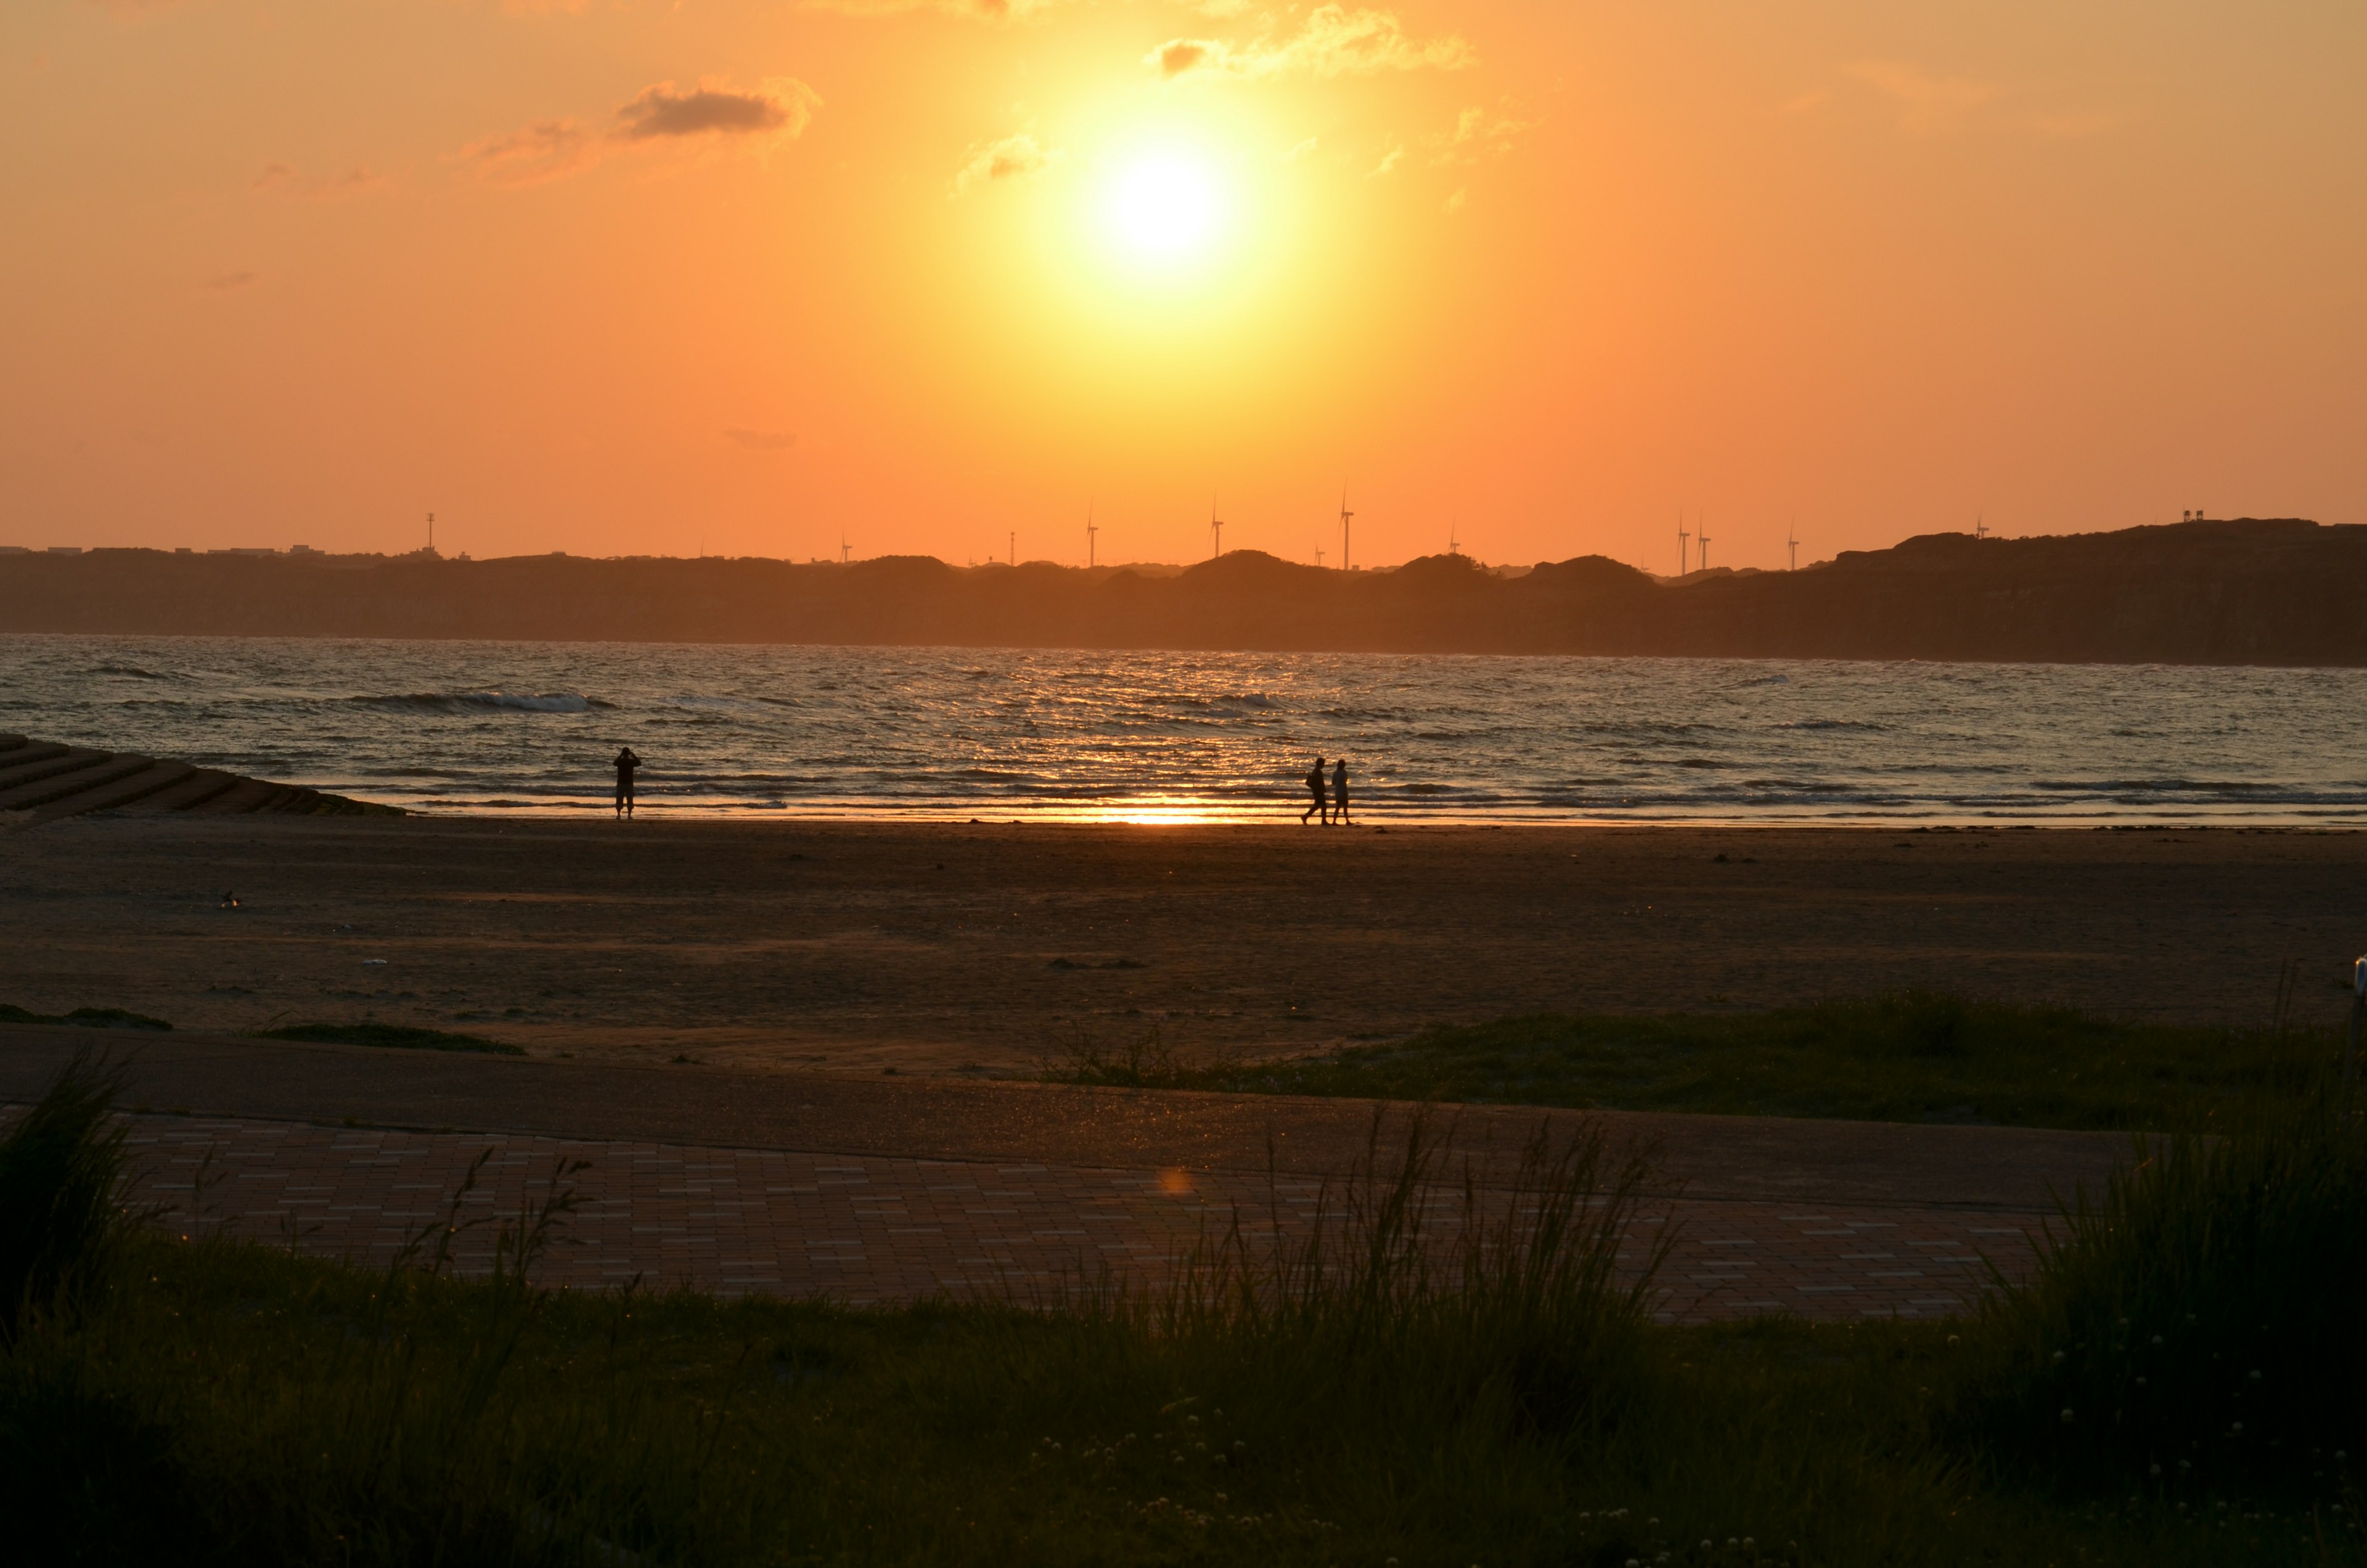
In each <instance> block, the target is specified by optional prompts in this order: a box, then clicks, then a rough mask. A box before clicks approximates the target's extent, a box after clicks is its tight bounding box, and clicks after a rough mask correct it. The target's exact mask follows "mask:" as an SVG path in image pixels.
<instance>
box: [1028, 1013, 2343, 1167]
mask: <svg viewBox="0 0 2367 1568" xmlns="http://www.w3.org/2000/svg"><path fill="white" fill-rule="evenodd" d="M2346 1049H2347V1043H2346V1041H2345V1039H2344V1037H2343V1035H2342V1034H2341V1033H2340V1032H2338V1031H2335V1030H2328V1029H2315V1028H2297V1027H2293V1026H2291V1025H2289V1024H2288V1023H2286V1022H2285V1021H2282V1019H2280V1020H2279V1021H2276V1022H2274V1023H2272V1024H2271V1025H2270V1026H2269V1027H2267V1028H2265V1029H2214V1028H2203V1027H2196V1026H2192V1025H2180V1024H2158V1023H2125V1022H2118V1021H2112V1020H2109V1019H2101V1018H2096V1017H2093V1016H2091V1015H2090V1014H2087V1013H2082V1012H2078V1011H2076V1010H2072V1009H2069V1008H2043V1007H2022V1006H2017V1005H2014V1004H2011V1003H2006V1002H1989V1001H1976V1000H1970V999H1967V998H1962V997H1954V996H1944V995H1935V994H1931V993H1927V992H1908V993H1906V994H1903V995H1899V996H1891V997H1879V998H1874V999H1872V1000H1865V1001H1836V1002H1822V1003H1818V1004H1816V1005H1814V1006H1810V1007H1800V1008H1784V1009H1781V1010H1776V1011H1773V1012H1763V1013H1697V1014H1686V1013H1654V1014H1644V1015H1638V1016H1633V1017H1607V1016H1606V1017H1582V1018H1574V1017H1570V1016H1569V1015H1566V1014H1560V1013H1544V1014H1538V1015H1535V1016H1532V1017H1528V1018H1511V1019H1503V1020H1500V1021H1496V1022H1493V1023H1482V1024H1475V1025H1469V1026H1464V1027H1455V1028H1438V1029H1430V1030H1425V1031H1423V1032H1421V1033H1419V1034H1416V1035H1414V1036H1412V1037H1411V1038H1410V1039H1406V1040H1401V1041H1393V1042H1388V1043H1379V1044H1372V1045H1351V1046H1348V1047H1346V1048H1344V1049H1342V1050H1338V1051H1334V1052H1331V1053H1328V1054H1325V1055H1314V1056H1302V1057H1291V1058H1286V1059H1281V1060H1274V1061H1238V1060H1217V1061H1206V1060H1193V1059H1190V1058H1187V1057H1185V1056H1183V1055H1180V1054H1178V1053H1177V1052H1175V1051H1173V1050H1172V1049H1170V1048H1168V1047H1167V1046H1166V1045H1165V1044H1164V1043H1162V1041H1161V1038H1160V1037H1159V1036H1158V1035H1157V1034H1155V1033H1151V1034H1145V1035H1142V1036H1139V1037H1137V1038H1135V1039H1132V1040H1129V1041H1127V1042H1125V1043H1119V1044H1116V1045H1111V1044H1105V1043H1103V1042H1102V1041H1101V1040H1099V1039H1098V1038H1096V1037H1094V1036H1093V1035H1091V1034H1089V1033H1088V1034H1076V1035H1071V1036H1070V1038H1069V1039H1068V1040H1066V1041H1065V1042H1062V1043H1061V1044H1060V1046H1059V1049H1057V1050H1056V1051H1055V1052H1053V1053H1052V1055H1051V1056H1050V1058H1049V1059H1048V1061H1047V1062H1046V1064H1045V1070H1046V1076H1048V1077H1053V1078H1056V1079H1059V1080H1061V1081H1064V1082H1070V1083H1097V1084H1111V1085H1120V1086H1127V1087H1137V1088H1154V1089H1221V1090H1225V1091H1228V1092H1230V1093H1236V1094H1241V1093H1279V1094H1314V1095H1347V1096H1354V1097H1358V1098H1368V1099H1375V1100H1453V1101H1459V1102H1462V1103H1465V1104H1501V1105H1558V1106H1571V1107H1578V1108H1582V1109H1602V1110H1617V1111H1706V1112H1712V1113H1718V1114H1730V1115H1739V1116H1829V1117H1839V1118H1843V1119H1848V1120H1861V1121H1865V1120H1870V1121H1885V1122H1993V1123H1998V1124H2001V1125H2010V1126H2018V1127H2067V1128H2078V1129H2088V1130H2107V1131H2110V1130H2123V1129H2126V1130H2146V1131H2170V1130H2181V1131H2187V1132H2202V1131H2209V1130H2212V1129H2215V1128H2221V1127H2225V1126H2227V1125H2230V1124H2231V1123H2237V1122H2243V1121H2245V1120H2248V1119H2252V1120H2256V1119H2259V1118H2261V1117H2278V1116H2283V1115H2286V1114H2289V1113H2292V1112H2293V1111H2296V1110H2298V1109H2300V1108H2302V1107H2304V1106H2305V1105H2307V1104H2309V1103H2311V1102H2312V1101H2313V1100H2314V1099H2315V1098H2316V1097H2317V1096H2319V1095H2321V1094H2323V1093H2327V1092H2330V1091H2332V1090H2333V1089H2335V1088H2337V1087H2338V1085H2339V1077H2340V1075H2341V1067H2342V1057H2343V1053H2344V1052H2345V1050H2346Z"/></svg>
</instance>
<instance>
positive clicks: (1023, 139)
mask: <svg viewBox="0 0 2367 1568" xmlns="http://www.w3.org/2000/svg"><path fill="white" fill-rule="evenodd" d="M1059 158H1060V151H1059V148H1057V147H1046V146H1045V145H1044V144H1043V143H1041V142H1039V141H1036V138H1035V136H1034V135H1033V134H1032V133H1030V132H1028V131H1025V130H1023V131H1021V132H1020V133H1019V134H1018V135H1016V136H1006V137H1004V138H1002V140H1001V141H982V142H980V143H979V145H977V146H975V147H973V148H971V149H970V150H969V161H968V163H966V164H963V165H962V166H961V169H960V171H959V172H958V173H957V174H956V175H954V183H953V191H952V194H953V195H955V196H961V195H963V194H965V193H966V192H968V191H971V190H975V189H977V188H978V187H979V186H982V185H992V184H994V183H996V182H998V181H1002V180H1024V179H1025V178H1027V177H1028V176H1029V175H1040V174H1042V173H1043V172H1044V171H1045V170H1047V169H1048V168H1050V167H1051V166H1052V165H1053V164H1056V163H1058V162H1059Z"/></svg>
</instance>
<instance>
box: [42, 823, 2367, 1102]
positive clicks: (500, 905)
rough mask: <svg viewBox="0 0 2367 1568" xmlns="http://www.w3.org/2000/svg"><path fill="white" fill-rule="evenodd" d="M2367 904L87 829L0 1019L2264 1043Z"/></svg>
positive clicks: (1612, 850) (374, 828) (1307, 1047)
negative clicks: (1785, 1014)
mask: <svg viewBox="0 0 2367 1568" xmlns="http://www.w3.org/2000/svg"><path fill="white" fill-rule="evenodd" d="M2362 870H2367V835H2360V834H2352V833H2339V832H2328V833H2314V832H2302V831H2283V830H2273V829H2251V830H2243V829H2234V830H2230V829H2215V830H2203V829H2144V830H2128V829H2122V830H2112V831H2091V830H2071V831H2063V830H1989V831H1954V832H1951V831H1915V830H1912V829H1908V830H1874V829H1849V830H1821V829H1657V828H1654V829H1536V828H1501V829H1496V828H1488V827H1481V826H1474V827H1468V828H1413V829H1408V828H1401V827H1391V828H1390V829H1387V831H1378V830H1376V829H1373V828H1370V827H1365V828H1359V829H1353V830H1331V831H1326V830H1323V829H1315V828H1308V829H1300V828H1297V827H1296V826H1288V827H1274V828H1235V827H1223V828H1218V827H1210V828H1133V827H1086V826H1014V825H1003V824H991V825H990V824H953V823H889V822H768V823H759V824H750V823H736V822H721V821H711V820H707V821H671V822H669V821H656V820H645V821H640V822H636V823H631V824H625V825H619V824H616V823H613V822H610V821H608V820H606V819H605V818H603V819H598V820H588V821H554V820H548V819H538V820H506V821H505V820H498V819H490V818H405V819H316V818H292V819H291V818H236V817H233V818H212V819H196V818H131V817H114V818H109V817H96V818H84V819H78V820H74V821H69V822H62V823H58V824H55V825H53V826H51V827H48V828H44V829H40V830H38V831H30V832H20V833H15V834H10V835H7V836H6V837H5V838H0V1001H5V1002H9V1003H13V1004H15V1005H17V1006H19V1007H24V1008H28V1009H32V1010H36V1011H43V1012H55V1011H62V1010H68V1009H72V1008H76V1007H121V1008H128V1009H130V1010H134V1011H138V1012H142V1013H147V1014H150V1015H153V1016H155V1017H158V1018H163V1019H166V1020H169V1021H172V1022H173V1023H175V1024H176V1026H179V1027H181V1028H185V1029H205V1030H215V1031H242V1032H243V1031H250V1030H259V1029H264V1028H266V1027H272V1026H276V1025H284V1024H289V1023H298V1022H320V1021H329V1022H345V1021H358V1020H363V1019H370V1020H376V1021H383V1022H392V1023H404V1024H413V1025H418V1026H424V1027H431V1028H438V1029H447V1030H460V1031H467V1032H476V1033H481V1034H485V1035H489V1036H492V1037H493V1038H497V1039H500V1040H504V1041H507V1042H510V1043H515V1044H517V1045H519V1046H522V1047H524V1048H525V1049H526V1050H527V1051H528V1052H529V1053H531V1054H534V1055H553V1056H556V1055H573V1056H575V1057H576V1058H578V1059H609V1060H644V1061H646V1060H651V1059H656V1060H671V1059H673V1058H674V1057H675V1056H677V1055H688V1056H691V1057H692V1058H694V1059H695V1060H699V1061H706V1062H712V1063H717V1064H722V1065H730V1066H739V1067H742V1068H750V1067H781V1068H795V1069H799V1070H805V1071H813V1070H822V1071H848V1072H864V1073H878V1072H880V1071H881V1070H883V1069H885V1068H889V1067H893V1068H895V1069H897V1070H898V1071H900V1072H905V1073H923V1074H942V1073H967V1074H974V1075H988V1074H1011V1073H1027V1072H1032V1071H1034V1070H1036V1068H1037V1066H1038V1065H1039V1064H1040V1063H1041V1062H1043V1061H1044V1060H1045V1059H1046V1058H1047V1057H1048V1056H1050V1057H1058V1056H1059V1054H1060V1053H1061V1052H1063V1051H1064V1050H1066V1049H1068V1048H1070V1046H1072V1045H1074V1044H1075V1043H1079V1042H1081V1041H1082V1042H1091V1043H1095V1044H1097V1045H1099V1046H1100V1047H1101V1048H1103V1049H1105V1050H1112V1049H1122V1048H1123V1047H1124V1046H1125V1045H1126V1044H1127V1043H1128V1042H1130V1041H1137V1040H1140V1039H1143V1038H1146V1037H1148V1036H1149V1035H1150V1034H1151V1033H1152V1032H1154V1031H1155V1032H1157V1034H1158V1036H1159V1037H1160V1039H1161V1041H1162V1042H1164V1043H1166V1044H1167V1045H1169V1046H1171V1047H1172V1048H1173V1049H1175V1050H1177V1051H1179V1052H1182V1053H1184V1054H1187V1055H1190V1054H1199V1053H1214V1052H1220V1051H1222V1052H1237V1053H1243V1054H1248V1055H1281V1054H1289V1053H1303V1052H1310V1051H1317V1050H1321V1049H1324V1048H1327V1047H1330V1046H1333V1045H1336V1044H1339V1043H1342V1042H1346V1041H1354V1040H1363V1039H1372V1038H1384V1037H1389V1036H1394V1035H1399V1034H1402V1033H1405V1032H1409V1031H1411V1030H1414V1029H1418V1028H1420V1027H1421V1026H1423V1025H1426V1024H1431V1023H1438V1022H1468V1021H1478V1020H1482V1019H1488V1018H1494V1017H1501V1016H1504V1015H1507V1014H1513V1013H1520V1012H1528V1011H1537V1010H1589V1011H1624V1010H1663V1009H1692V1010H1712V1009H1735V1010H1746V1009H1748V1010H1757V1009H1764V1008H1769V1007H1775V1006H1781V1005H1784V1004H1787V1003H1791V1002H1795V1001H1801V1000H1806V999H1810V998H1818V997H1825V996H1856V995H1864V994H1867V993H1871V992H1877V991H1883V990H1889V989H1895V988H1899V987H1909V986H1924V987H1942V988H1947V989H1952V990H1957V991H1961V992H1965V993H1970V994H1977V995H1988V996H1997V997H2003V998H2015V999H2022V1000H2031V1001H2059V1002H2065V1003H2070V1004H2074V1005H2077V1006H2079V1007H2083V1008H2089V1009H2093V1010H2100V1011H2104V1012H2109V1013H2114V1014H2120V1015H2127V1016H2137V1017H2151V1018H2162V1019H2176V1020H2187V1021H2225V1022H2230V1023H2258V1022H2263V1021H2266V1020H2267V1018H2268V1016H2269V1013H2270V1010H2271V1006H2272V1002H2273V997H2274V992H2275V986H2276V979H2277V973H2278V968H2279V965H2280V964H2281V963H2282V961H2284V960H2285V959H2287V958H2289V957H2290V958H2293V959H2298V960H2300V961H2301V962H2302V964H2303V968H2302V976H2301V984H2300V986H2299V989H2298V995H2297V999H2296V1008H2295V1010H2296V1015H2297V1016H2298V1017H2300V1018H2303V1019H2309V1020H2331V1019H2334V1018H2338V1017H2339V1016H2340V1015H2341V1010H2342V1009H2343V1007H2344V1006H2345V1002H2346V998H2347V993H2346V991H2345V990H2344V989H2342V988H2341V987H2342V984H2343V982H2344V980H2345V978H2346V976H2347V965H2348V964H2349V960H2350V957H2351V956H2352V955H2353V954H2354V953H2355V952H2356V951H2357V950H2358V949H2359V948H2360V946H2361V943H2362V942H2367V931H2362V926H2361V919H2360V917H2359V913H2358V908H2359V906H2358V896H2357V889H2358V887H2359V886H2361V872H2362ZM225 892H232V893H235V894H236V895H237V897H238V899H239V907H238V908H234V909H232V908H221V899H222V896H223V894H224V893H225Z"/></svg>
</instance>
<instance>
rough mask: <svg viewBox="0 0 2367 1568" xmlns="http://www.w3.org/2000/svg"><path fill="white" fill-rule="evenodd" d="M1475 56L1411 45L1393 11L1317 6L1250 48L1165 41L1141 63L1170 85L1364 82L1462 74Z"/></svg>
mask: <svg viewBox="0 0 2367 1568" xmlns="http://www.w3.org/2000/svg"><path fill="white" fill-rule="evenodd" d="M1476 62H1478V54H1477V52H1476V51H1473V49H1472V47H1471V46H1470V44H1468V43H1467V42H1466V41H1465V40H1464V39H1462V38H1461V37H1459V36H1457V35H1455V34H1453V33H1449V34H1446V35H1445V36H1444V37H1442V38H1434V39H1412V38H1409V37H1407V36H1406V31H1405V27H1404V24H1402V23H1401V22H1399V20H1398V18H1397V16H1396V14H1395V13H1394V12H1390V11H1372V10H1352V9H1350V8H1349V7H1347V6H1336V5H1332V6H1317V7H1316V8H1315V9H1314V10H1312V11H1310V12H1308V16H1307V20H1306V22H1305V23H1304V24H1303V25H1302V26H1301V27H1300V28H1298V30H1297V32H1285V33H1279V34H1276V33H1271V32H1269V33H1262V34H1260V35H1259V36H1258V37H1257V38H1255V39H1251V41H1249V42H1248V43H1242V44H1235V43H1229V42H1226V41H1225V40H1223V39H1186V38H1178V39H1169V40H1168V41H1167V42H1165V43H1162V44H1161V45H1160V46H1159V47H1158V48H1157V49H1154V50H1152V51H1150V53H1149V54H1147V55H1145V56H1144V57H1143V63H1145V64H1146V65H1149V66H1151V67H1152V68H1153V69H1155V70H1156V71H1158V73H1160V75H1161V76H1162V77H1164V78H1165V79H1167V80H1168V81H1171V82H1172V81H1173V80H1174V79H1175V78H1177V77H1179V76H1188V75H1195V74H1202V75H1210V76H1229V77H1234V78H1237V79H1240V80H1248V81H1254V80H1257V79H1259V78H1262V77H1267V76H1285V75H1308V76H1362V75H1371V74H1374V73H1379V72H1384V71H1421V70H1437V71H1459V70H1461V69H1463V68H1464V67H1465V66H1467V65H1471V64H1474V63H1476Z"/></svg>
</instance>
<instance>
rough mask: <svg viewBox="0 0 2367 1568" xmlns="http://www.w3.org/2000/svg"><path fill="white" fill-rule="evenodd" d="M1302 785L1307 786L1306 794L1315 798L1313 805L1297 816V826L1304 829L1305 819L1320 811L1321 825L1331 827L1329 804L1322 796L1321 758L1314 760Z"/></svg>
mask: <svg viewBox="0 0 2367 1568" xmlns="http://www.w3.org/2000/svg"><path fill="white" fill-rule="evenodd" d="M1304 783H1305V784H1306V785H1307V788H1308V793H1310V794H1312V795H1314V796H1315V804H1314V805H1312V806H1310V807H1308V808H1307V809H1306V810H1304V811H1302V812H1300V813H1299V814H1298V825H1299V826H1300V827H1302V828H1304V827H1306V826H1307V819H1308V818H1309V817H1312V816H1314V815H1315V814H1316V813H1317V812H1319V811H1320V812H1322V813H1323V825H1324V826H1325V827H1326V828H1329V827H1330V826H1331V807H1330V805H1329V803H1328V802H1327V801H1326V800H1325V799H1324V796H1323V759H1322V758H1320V757H1318V758H1316V759H1315V765H1314V766H1313V767H1311V768H1309V769H1308V770H1307V777H1306V779H1305V781H1304Z"/></svg>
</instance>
